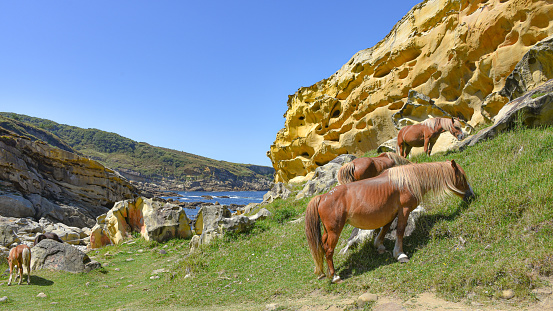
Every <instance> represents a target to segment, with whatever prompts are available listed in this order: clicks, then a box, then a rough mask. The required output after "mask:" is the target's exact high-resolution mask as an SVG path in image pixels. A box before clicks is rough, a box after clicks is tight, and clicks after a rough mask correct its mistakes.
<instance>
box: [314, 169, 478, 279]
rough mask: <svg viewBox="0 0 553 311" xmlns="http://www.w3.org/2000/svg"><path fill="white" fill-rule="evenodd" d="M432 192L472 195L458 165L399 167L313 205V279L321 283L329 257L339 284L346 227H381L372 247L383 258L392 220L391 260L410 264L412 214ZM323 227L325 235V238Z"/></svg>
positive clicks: (345, 187)
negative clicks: (406, 242)
mask: <svg viewBox="0 0 553 311" xmlns="http://www.w3.org/2000/svg"><path fill="white" fill-rule="evenodd" d="M428 192H434V193H436V194H441V195H443V194H448V193H449V194H455V195H457V196H460V197H463V199H465V200H468V199H470V198H472V197H473V196H474V192H473V191H472V188H471V186H470V184H469V183H468V181H467V177H466V175H465V172H464V171H463V169H462V168H461V167H460V166H459V165H458V164H457V163H455V161H454V160H452V161H446V162H433V163H420V164H410V165H403V166H396V167H392V168H389V169H387V170H385V171H384V172H383V173H382V174H380V175H378V176H376V177H373V178H369V179H363V180H360V181H356V182H352V183H348V184H344V185H340V186H337V187H335V188H334V189H332V190H331V191H330V192H328V193H326V194H322V195H318V196H316V197H314V198H313V199H311V201H310V202H309V204H308V205H307V209H306V212H305V233H306V236H307V241H308V244H309V248H310V250H311V255H312V256H313V260H314V261H315V273H316V274H318V275H319V278H322V277H324V276H325V273H324V272H323V263H324V258H325V257H326V261H327V265H328V272H329V277H330V278H331V279H332V282H333V283H336V282H340V281H341V279H340V277H339V276H338V275H336V274H335V271H334V263H333V260H332V257H333V255H334V248H335V247H336V243H337V242H338V238H339V237H340V233H341V232H342V229H343V228H344V226H345V224H350V225H352V226H354V227H357V228H360V229H376V228H380V227H382V230H380V233H379V234H378V237H377V238H376V239H375V241H374V245H375V247H376V248H377V249H378V251H379V253H383V252H384V251H385V248H384V245H383V241H384V236H385V235H386V233H387V231H388V229H389V228H390V225H391V223H392V221H393V220H394V218H395V217H396V216H397V217H398V222H397V232H396V243H395V247H394V251H393V256H394V257H395V258H396V259H397V260H398V261H400V262H407V261H408V260H409V259H408V257H407V255H405V254H404V253H403V234H404V232H405V227H406V226H407V219H408V217H409V213H410V212H411V211H412V210H413V209H415V208H416V207H417V205H419V202H421V201H422V198H423V196H424V195H425V194H426V193H428ZM321 223H322V224H323V228H324V233H323V234H322V235H321Z"/></svg>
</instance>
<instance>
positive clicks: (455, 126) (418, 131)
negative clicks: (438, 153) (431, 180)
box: [397, 118, 465, 158]
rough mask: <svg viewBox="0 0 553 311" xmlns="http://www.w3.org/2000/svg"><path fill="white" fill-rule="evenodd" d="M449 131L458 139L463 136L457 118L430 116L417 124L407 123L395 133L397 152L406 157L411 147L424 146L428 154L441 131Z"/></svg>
mask: <svg viewBox="0 0 553 311" xmlns="http://www.w3.org/2000/svg"><path fill="white" fill-rule="evenodd" d="M445 131H449V132H450V133H451V135H453V136H455V138H457V139H458V140H462V139H463V138H465V134H464V133H463V131H462V130H461V122H460V121H459V119H458V118H430V119H426V120H424V121H423V122H421V123H419V124H414V125H407V126H405V127H403V128H402V129H401V130H399V133H398V134H397V147H398V152H399V154H400V155H401V156H402V157H404V158H407V156H408V155H409V152H411V148H412V147H424V152H425V153H426V154H428V155H430V153H431V152H432V146H434V143H436V140H437V139H438V137H439V136H440V134H441V133H443V132H445Z"/></svg>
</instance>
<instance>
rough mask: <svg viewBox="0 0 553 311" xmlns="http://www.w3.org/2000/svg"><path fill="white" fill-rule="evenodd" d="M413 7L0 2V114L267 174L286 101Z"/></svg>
mask: <svg viewBox="0 0 553 311" xmlns="http://www.w3.org/2000/svg"><path fill="white" fill-rule="evenodd" d="M418 2H419V1H372V0H365V1H353V0H352V1H349V0H345V1H301V0H297V1H283V0H278V1H276V0H275V1H272V0H256V1H240V0H235V1H184V0H179V1H176V0H159V1H158V0H151V1H140V0H132V1H130V0H129V1H125V0H117V1H113V0H110V1H100V0H94V1H77V0H67V1H56V0H48V1H42V0H41V1H30V0H29V1H27V0H26V1H8V0H0V42H1V43H0V44H1V45H0V111H7V112H15V113H20V114H26V115H30V116H34V117H39V118H45V119H50V120H53V121H55V122H58V123H63V124H69V125H74V126H78V127H82V128H97V129H100V130H104V131H108V132H115V133H118V134H120V135H122V136H125V137H128V138H130V139H133V140H136V141H143V142H147V143H149V144H152V145H154V146H160V147H165V148H170V149H175V150H180V151H186V152H189V153H193V154H197V155H201V156H205V157H209V158H212V159H216V160H224V161H229V162H237V163H249V164H258V165H266V166H270V165H271V162H270V160H269V158H267V156H266V152H267V150H269V147H270V145H271V144H272V143H273V142H274V140H275V137H276V134H277V132H278V131H279V130H280V129H281V128H283V127H284V118H283V114H284V113H285V112H286V108H287V106H286V101H287V99H288V95H290V94H293V93H295V92H296V90H297V89H298V88H300V87H302V86H310V85H312V84H314V83H316V82H318V81H320V80H322V79H325V78H328V77H329V76H331V75H332V74H333V73H335V72H336V71H337V70H338V69H340V67H341V66H342V65H343V64H345V63H346V62H347V61H348V60H349V59H350V58H351V57H352V56H353V55H354V54H355V53H356V52H357V51H359V50H362V49H365V48H369V47H372V46H373V45H375V44H376V43H377V42H378V41H380V40H381V39H382V38H384V36H386V35H387V34H388V33H389V32H390V30H391V29H392V27H393V26H394V24H395V23H396V22H398V21H399V20H400V19H401V18H402V17H403V16H404V15H405V14H406V13H407V12H408V11H409V10H410V9H411V8H412V7H413V6H414V5H416V4H417V3H418Z"/></svg>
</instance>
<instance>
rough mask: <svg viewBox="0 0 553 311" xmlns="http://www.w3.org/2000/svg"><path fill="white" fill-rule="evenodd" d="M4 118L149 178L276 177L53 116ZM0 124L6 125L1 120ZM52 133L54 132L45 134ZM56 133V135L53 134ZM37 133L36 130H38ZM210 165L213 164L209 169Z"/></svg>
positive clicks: (8, 115)
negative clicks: (65, 121)
mask: <svg viewBox="0 0 553 311" xmlns="http://www.w3.org/2000/svg"><path fill="white" fill-rule="evenodd" d="M0 118H2V119H0V121H2V120H4V121H6V122H5V123H6V124H15V123H18V124H19V125H20V126H19V128H23V127H25V129H26V131H27V132H29V133H45V134H44V135H42V136H40V137H38V138H39V139H42V140H44V141H45V142H47V143H50V144H52V145H54V146H58V145H59V143H58V141H59V139H58V138H57V137H59V138H61V139H62V140H63V141H64V142H66V143H67V144H68V145H69V146H71V148H73V149H74V150H76V151H77V152H79V153H81V154H84V155H85V156H88V157H90V158H92V159H95V160H97V161H99V162H101V163H102V164H104V165H106V166H108V167H110V168H113V169H117V170H121V169H125V170H131V171H135V172H139V173H141V174H142V175H143V176H145V177H147V178H152V179H153V180H160V179H162V178H170V179H176V180H179V181H184V180H186V179H190V178H201V179H206V178H211V177H214V178H215V179H220V180H227V179H229V178H230V179H232V178H233V176H231V175H234V176H235V177H238V178H243V177H250V178H251V177H258V178H259V177H264V178H267V179H269V180H271V179H272V174H273V171H271V169H270V168H262V167H258V166H254V165H247V164H238V163H230V162H226V161H217V160H213V159H209V158H205V157H201V156H197V155H194V154H190V153H186V152H181V151H177V150H171V149H167V148H161V147H155V146H151V145H149V144H147V143H143V142H136V141H133V140H131V139H128V138H125V137H122V136H120V135H118V134H115V133H109V132H104V131H101V130H97V129H82V128H78V127H75V126H69V125H65V124H59V123H56V122H53V121H50V120H46V119H40V118H34V117H29V116H25V115H19V114H14V113H6V112H2V113H0ZM0 125H2V124H1V123H0ZM46 134H49V135H50V136H45V135H46ZM52 134H54V135H52ZM35 135H36V134H35ZM206 168H210V169H209V170H206Z"/></svg>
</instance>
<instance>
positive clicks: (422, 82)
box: [268, 0, 553, 182]
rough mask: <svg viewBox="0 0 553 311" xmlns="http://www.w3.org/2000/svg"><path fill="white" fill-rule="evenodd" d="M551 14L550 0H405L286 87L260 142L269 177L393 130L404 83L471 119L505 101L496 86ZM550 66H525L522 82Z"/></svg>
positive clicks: (360, 147) (544, 33)
mask: <svg viewBox="0 0 553 311" xmlns="http://www.w3.org/2000/svg"><path fill="white" fill-rule="evenodd" d="M552 17H553V1H531V0H488V1H486V0H484V1H468V0H460V1H453V0H434V1H430V0H429V1H424V2H422V3H421V4H419V5H417V6H415V7H413V9H411V10H410V11H409V13H408V14H407V15H406V16H405V17H403V18H402V19H401V20H400V21H399V22H398V23H397V24H396V25H395V26H394V28H393V29H392V30H391V31H390V33H389V34H388V35H387V36H386V37H385V38H384V39H383V40H382V41H380V42H379V43H378V44H377V45H375V46H374V47H372V48H369V49H365V50H362V51H359V52H358V53H356V54H355V55H354V56H353V57H352V58H351V59H350V61H349V62H348V63H347V64H345V65H344V66H343V67H342V68H341V69H340V70H338V71H337V72H336V73H335V74H334V75H332V76H331V77H329V78H327V79H324V80H322V81H320V82H318V83H316V84H314V85H312V86H309V87H302V88H300V89H299V90H298V91H297V92H296V93H295V94H294V95H290V96H289V99H288V103H287V104H288V110H287V112H286V114H285V119H286V120H285V126H284V128H283V129H282V130H280V131H279V132H278V133H277V136H276V140H275V142H274V144H273V145H272V146H271V148H270V151H269V152H268V156H269V158H270V159H271V161H272V163H273V167H274V168H275V170H276V173H275V182H288V181H290V180H291V179H293V178H296V177H301V176H305V175H307V174H308V173H310V172H313V171H314V170H315V169H316V168H317V167H318V166H321V165H324V164H326V163H328V162H329V161H330V160H332V159H334V158H335V157H336V156H337V155H339V154H345V153H349V154H360V153H364V152H366V151H368V150H371V149H375V148H376V147H378V145H379V144H380V143H382V142H384V141H386V140H388V139H390V138H393V137H395V136H396V135H397V131H398V129H397V128H396V127H395V126H394V124H393V122H392V115H393V114H394V113H395V112H397V111H398V110H399V109H400V108H401V107H402V106H403V105H404V104H405V103H406V101H407V96H408V93H409V91H410V90H415V91H417V92H419V93H421V94H425V95H427V96H429V97H430V98H431V99H432V100H434V103H435V104H436V105H437V106H438V107H440V108H441V109H443V110H444V111H446V112H447V113H449V114H450V115H452V116H457V117H460V118H461V119H464V120H466V121H468V123H469V124H470V125H473V126H475V125H478V124H480V123H484V122H486V121H487V120H489V119H491V118H493V117H494V116H495V115H496V114H497V112H498V111H499V110H500V109H501V107H502V106H503V105H504V104H505V103H507V102H508V101H509V98H507V97H505V96H502V95H504V94H499V91H500V90H501V89H503V87H504V86H505V80H506V78H507V76H508V75H509V74H511V72H512V71H513V69H514V68H515V66H516V64H517V63H518V62H519V61H520V60H521V59H522V57H523V56H524V54H525V53H526V52H527V51H528V50H529V49H530V48H531V47H532V46H534V45H535V44H536V43H537V42H539V41H540V40H542V39H544V38H547V37H548V36H550V35H551V34H553V24H552V23H551V22H550V21H551V20H552ZM550 71H551V69H550V68H534V70H533V74H532V75H531V80H530V81H526V85H527V87H528V89H531V88H532V85H539V84H541V83H543V82H544V81H546V80H547V79H548V77H550V76H551V72H550ZM426 117H428V116H426V115H419V116H418V115H414V116H411V118H413V119H415V120H416V119H419V120H423V119H425V118H426Z"/></svg>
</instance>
